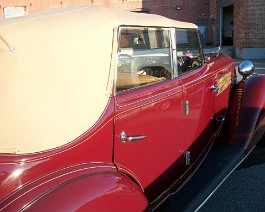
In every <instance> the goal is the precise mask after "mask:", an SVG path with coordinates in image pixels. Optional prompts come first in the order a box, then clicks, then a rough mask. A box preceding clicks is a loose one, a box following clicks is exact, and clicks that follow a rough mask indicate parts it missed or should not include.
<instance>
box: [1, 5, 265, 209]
mask: <svg viewBox="0 0 265 212" xmlns="http://www.w3.org/2000/svg"><path fill="white" fill-rule="evenodd" d="M0 33H1V36H0V48H1V52H0V54H1V72H0V73H1V77H0V81H1V82H0V99H1V101H0V108H1V110H0V183H1V184H0V186H1V187H0V211H76V210H78V211H145V210H156V209H159V208H161V207H163V204H162V203H165V202H167V201H166V200H168V199H171V200H173V201H174V204H175V207H176V210H184V209H187V210H188V209H190V210H194V209H196V208H198V207H200V205H202V204H203V203H204V202H205V200H206V199H207V197H208V196H209V195H211V193H212V192H213V191H214V190H215V189H216V188H217V187H218V185H219V184H220V183H221V182H222V181H223V180H224V179H225V178H226V177H227V176H228V175H229V174H230V173H231V172H232V170H233V169H234V168H235V167H236V166H237V165H238V164H239V163H240V162H241V161H242V160H243V159H244V158H245V157H246V156H247V155H248V153H249V152H250V151H251V150H252V149H253V147H254V146H255V145H256V144H257V142H258V141H259V140H260V138H261V137H262V136H263V134H264V131H265V96H264V92H265V76H264V75H253V71H254V66H253V64H252V63H251V62H250V61H246V62H243V63H242V64H241V65H240V66H239V73H240V74H241V75H242V76H243V79H242V80H241V81H240V82H237V78H236V69H235V66H234V62H233V60H232V59H231V58H230V57H228V56H226V55H223V54H219V53H217V52H216V53H211V54H204V53H203V50H202V48H201V45H200V40H199V36H198V28H197V26H196V25H194V24H190V23H184V22H178V21H173V20H169V19H167V18H164V17H161V16H157V15H150V14H136V13H130V12H125V11H119V10H116V9H107V8H104V7H100V6H93V7H81V8H71V9H68V8H67V9H62V10H59V11H52V12H47V13H43V14H37V15H30V16H26V17H20V18H15V19H6V20H2V21H1V23H0ZM253 94H255V95H253ZM169 197H171V198H169Z"/></svg>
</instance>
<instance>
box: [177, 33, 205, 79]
mask: <svg viewBox="0 0 265 212" xmlns="http://www.w3.org/2000/svg"><path fill="white" fill-rule="evenodd" d="M176 43H177V65H178V75H183V74H185V73H187V72H190V71H192V70H195V69H197V68H198V67H200V66H202V64H203V54H202V52H201V47H200V42H199V37H198V33H197V30H196V29H176Z"/></svg>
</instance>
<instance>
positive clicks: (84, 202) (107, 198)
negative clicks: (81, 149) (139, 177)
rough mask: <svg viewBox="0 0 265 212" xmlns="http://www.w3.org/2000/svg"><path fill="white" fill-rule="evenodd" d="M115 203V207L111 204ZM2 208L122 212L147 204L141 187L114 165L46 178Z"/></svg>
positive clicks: (67, 171) (81, 167)
mask: <svg viewBox="0 0 265 212" xmlns="http://www.w3.org/2000/svg"><path fill="white" fill-rule="evenodd" d="M13 200H16V201H15V202H13ZM128 200H130V201H128ZM132 200H133V201H132ZM113 201H115V202H116V204H111V203H113ZM135 202H137V204H134V205H133V203H135ZM130 203H131V204H130ZM0 206H1V209H3V210H11V211H18V210H21V209H22V210H25V209H26V210H28V211H69V210H70V211H76V210H83V211H84V210H85V211H91V210H100V211H107V210H115V211H121V210H123V209H126V208H127V209H128V208H130V209H133V208H134V209H135V210H145V209H147V208H148V202H147V200H146V198H145V196H144V194H143V192H142V190H141V189H140V187H139V186H138V185H137V184H135V183H134V182H133V181H132V180H131V179H129V178H128V177H127V176H125V175H120V174H117V170H116V168H115V166H113V164H106V163H87V164H79V165H75V166H72V167H68V168H65V169H62V170H59V171H56V172H54V173H51V174H49V175H47V176H44V177H43V178H41V179H39V180H36V181H35V182H33V183H30V184H28V185H26V186H24V187H22V188H21V189H20V190H19V191H17V192H16V193H14V194H13V195H11V196H10V197H9V198H7V199H6V200H5V201H3V202H2V203H1V205H0Z"/></svg>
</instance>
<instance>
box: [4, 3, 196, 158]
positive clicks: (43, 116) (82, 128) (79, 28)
mask: <svg viewBox="0 0 265 212" xmlns="http://www.w3.org/2000/svg"><path fill="white" fill-rule="evenodd" d="M120 25H138V26H139V25H143V26H163V27H180V28H196V26H195V25H193V24H188V23H182V22H177V21H172V20H169V19H166V18H163V17H161V16H156V15H148V14H136V13H130V12H125V11H119V10H116V9H107V8H104V7H100V6H93V7H83V8H75V9H64V10H60V11H57V12H54V11H53V12H47V13H43V14H38V15H32V16H26V17H21V18H15V19H6V20H3V21H1V22H0V34H1V39H0V58H1V65H0V67H1V68H0V153H1V152H4V153H5V152H7V153H8V152H16V151H18V153H31V152H39V151H44V150H47V149H51V148H55V147H58V146H61V145H63V144H66V143H68V142H70V141H73V140H74V139H76V138H77V137H78V136H80V135H82V134H83V133H84V132H86V131H87V130H88V129H89V128H91V127H92V126H93V125H94V124H95V123H96V122H97V120H98V119H99V117H100V116H101V114H102V113H103V111H104V109H105V108H106V106H107V104H108V100H109V94H110V93H111V86H109V87H107V84H108V80H112V79H113V71H110V70H111V69H110V65H111V64H110V63H111V54H112V39H113V29H114V28H116V27H118V26H120ZM13 48H14V49H13Z"/></svg>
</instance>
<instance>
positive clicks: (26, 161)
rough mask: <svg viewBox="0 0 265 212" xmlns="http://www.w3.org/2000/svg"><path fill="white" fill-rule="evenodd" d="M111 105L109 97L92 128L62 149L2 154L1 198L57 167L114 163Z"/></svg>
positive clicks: (0, 159) (0, 160) (0, 167)
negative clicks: (105, 106) (88, 163)
mask: <svg viewBox="0 0 265 212" xmlns="http://www.w3.org/2000/svg"><path fill="white" fill-rule="evenodd" d="M112 106H113V102H112V100H110V102H109V105H108V107H107V108H106V110H105V112H104V114H102V117H101V118H100V119H99V120H98V122H97V123H96V124H95V125H94V127H93V128H91V129H90V130H89V131H87V132H86V133H84V134H83V135H81V136H80V137H79V138H77V139H76V140H74V141H72V142H69V143H68V144H67V145H64V146H61V147H60V148H56V149H51V150H48V151H44V152H37V153H33V154H20V155H16V154H0V182H1V192H0V200H2V199H4V198H5V197H7V196H8V195H10V194H11V193H13V192H16V191H17V190H19V189H20V188H21V187H23V185H26V184H29V183H31V182H34V181H35V180H37V179H39V178H41V177H43V176H45V175H47V174H50V173H53V172H54V171H55V170H60V169H64V168H66V167H70V166H75V165H76V164H80V163H85V162H91V163H95V164H96V163H98V162H100V163H101V162H105V163H112V148H113V138H112V133H113V117H112V115H113V107H112ZM66 130H67V129H66ZM100 163H99V164H100Z"/></svg>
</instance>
